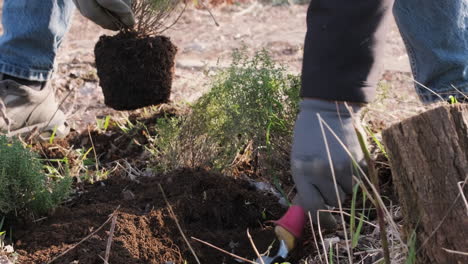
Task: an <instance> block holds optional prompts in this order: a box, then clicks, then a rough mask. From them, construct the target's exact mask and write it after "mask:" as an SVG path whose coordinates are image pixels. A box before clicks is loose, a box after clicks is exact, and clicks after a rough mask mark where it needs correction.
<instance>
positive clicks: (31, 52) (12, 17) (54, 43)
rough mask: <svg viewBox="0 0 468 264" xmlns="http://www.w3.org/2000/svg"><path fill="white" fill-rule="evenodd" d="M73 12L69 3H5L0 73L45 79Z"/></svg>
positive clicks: (21, 0)
mask: <svg viewBox="0 0 468 264" xmlns="http://www.w3.org/2000/svg"><path fill="white" fill-rule="evenodd" d="M73 10H74V4H73V1H72V0H4V1H3V17H2V24H3V35H2V36H1V37H0V72H1V73H5V74H8V75H11V76H15V77H18V78H23V79H28V80H33V81H45V80H48V79H49V78H50V77H51V75H52V71H53V68H54V60H55V56H56V54H57V49H58V48H59V46H60V43H61V42H62V39H63V36H64V35H65V33H66V32H67V30H68V27H69V24H70V20H71V17H72V13H73Z"/></svg>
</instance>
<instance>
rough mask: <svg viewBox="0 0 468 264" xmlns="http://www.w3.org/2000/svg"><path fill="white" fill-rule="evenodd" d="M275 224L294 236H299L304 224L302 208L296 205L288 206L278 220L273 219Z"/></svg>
mask: <svg viewBox="0 0 468 264" xmlns="http://www.w3.org/2000/svg"><path fill="white" fill-rule="evenodd" d="M275 224H277V225H279V226H281V227H283V228H284V229H286V230H288V231H289V232H290V233H291V234H292V235H294V236H295V237H296V238H299V237H301V236H302V231H303V230H304V225H305V212H304V209H302V207H300V206H298V205H293V206H291V207H289V209H288V211H287V212H286V214H284V215H283V217H281V219H280V220H278V221H275Z"/></svg>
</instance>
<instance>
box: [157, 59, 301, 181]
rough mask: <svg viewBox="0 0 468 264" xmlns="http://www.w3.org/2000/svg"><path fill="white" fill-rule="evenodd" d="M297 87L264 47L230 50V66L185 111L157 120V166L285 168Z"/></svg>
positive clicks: (217, 168)
mask: <svg viewBox="0 0 468 264" xmlns="http://www.w3.org/2000/svg"><path fill="white" fill-rule="evenodd" d="M299 88H300V81H299V77H298V76H295V75H291V74H288V73H287V71H286V69H285V68H284V67H282V66H279V65H278V64H276V63H275V62H274V61H273V60H272V59H271V58H270V56H269V54H268V52H267V51H265V50H263V51H259V52H257V53H255V54H254V56H253V57H249V56H247V54H246V52H245V51H244V50H238V51H236V52H234V54H233V61H232V64H231V66H230V67H228V68H227V69H225V70H222V71H220V72H219V73H218V74H217V75H216V76H215V77H214V79H213V82H212V87H211V90H210V91H209V92H208V93H207V94H205V95H203V96H202V97H201V98H200V99H199V100H197V101H196V102H195V103H194V104H193V105H191V106H190V108H191V111H190V113H189V114H188V115H186V116H182V117H175V118H171V119H163V120H161V121H160V122H159V123H158V126H157V130H158V131H157V134H158V135H159V136H157V137H156V139H155V141H154V145H153V153H154V154H156V155H157V156H158V161H159V167H163V168H167V169H173V168H177V167H185V166H188V167H208V168H212V169H215V170H219V171H225V172H229V171H230V170H232V169H234V168H235V167H236V166H237V165H238V164H240V163H242V162H244V161H247V162H248V161H249V160H252V159H255V160H256V161H257V162H258V165H259V166H258V167H260V168H264V169H266V170H268V171H269V172H273V171H287V169H286V168H287V167H288V156H289V148H290V147H289V146H290V143H291V135H292V129H293V124H294V119H295V117H296V115H297V111H298V103H299ZM278 168H281V170H278Z"/></svg>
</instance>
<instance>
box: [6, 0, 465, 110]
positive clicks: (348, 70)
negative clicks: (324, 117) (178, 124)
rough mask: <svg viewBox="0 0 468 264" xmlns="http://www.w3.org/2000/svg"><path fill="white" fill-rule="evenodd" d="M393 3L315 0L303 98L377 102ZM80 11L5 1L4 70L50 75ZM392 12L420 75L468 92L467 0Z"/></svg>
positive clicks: (422, 3) (445, 89) (442, 88)
mask: <svg viewBox="0 0 468 264" xmlns="http://www.w3.org/2000/svg"><path fill="white" fill-rule="evenodd" d="M90 1H91V0H90ZM392 3H393V1H392V0H354V1H349V0H312V2H311V5H310V8H309V12H308V34H307V35H308V36H307V37H306V43H305V54H304V65H303V89H302V95H303V96H305V97H317V98H322V99H328V100H342V101H351V102H367V101H370V100H372V97H373V95H374V93H375V85H376V82H377V80H378V78H379V77H380V76H379V74H377V73H378V72H379V71H378V68H379V64H380V52H379V51H381V50H382V45H383V42H384V41H382V39H383V36H384V35H385V34H382V32H383V31H384V28H385V26H384V24H385V20H386V17H387V14H386V12H387V13H388V10H390V7H391V5H392ZM317 6H318V8H315V7H317ZM73 9H74V5H73V2H72V1H71V0H41V1H38V0H36V1H28V0H4V4H3V19H2V23H3V29H4V34H3V35H2V36H1V37H0V72H2V73H6V74H9V75H12V76H15V77H19V78H25V79H29V80H38V81H44V80H47V79H49V78H50V77H51V74H52V71H53V66H54V60H55V56H56V54H57V49H58V47H59V46H60V43H61V41H62V38H63V36H64V35H65V33H66V31H67V29H68V27H69V24H70V19H71V16H72V13H73ZM320 10H322V11H323V10H325V12H323V13H320ZM385 10H386V11H385ZM393 11H394V16H395V18H396V20H397V23H398V26H399V29H400V32H401V35H402V37H403V40H404V42H405V44H406V48H407V51H408V54H409V57H410V60H411V66H412V70H413V74H414V78H415V79H416V80H417V81H418V82H420V83H422V84H424V85H425V86H427V87H429V88H430V89H432V90H433V91H435V92H436V93H438V94H440V95H441V96H443V97H444V98H446V97H448V96H449V95H455V96H459V93H458V92H456V91H455V89H453V88H452V85H453V86H455V87H457V88H458V89H459V90H461V91H463V92H464V93H468V0H432V1H430V0H396V1H395V4H394V6H393ZM330 21H338V22H330ZM278 23H279V22H278ZM334 25H336V26H337V28H333V26H334ZM369 25H370V26H369ZM314 27H316V28H317V30H316V32H314V30H313V29H314ZM327 27H328V31H327ZM348 35H349V39H347V36H348ZM356 36H358V37H356ZM359 37H360V38H359ZM369 39H371V40H369ZM353 42H355V43H353ZM366 43H369V44H368V45H367V44H366ZM363 47H364V48H363ZM317 54H318V55H317ZM336 54H338V55H336ZM416 91H417V92H418V94H419V95H420V98H421V99H422V100H423V101H424V102H432V101H435V100H437V99H438V97H436V96H435V95H433V94H432V93H431V92H430V91H428V90H427V89H425V88H422V87H421V86H420V85H416Z"/></svg>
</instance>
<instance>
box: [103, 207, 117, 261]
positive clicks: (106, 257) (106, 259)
mask: <svg viewBox="0 0 468 264" xmlns="http://www.w3.org/2000/svg"><path fill="white" fill-rule="evenodd" d="M116 222H117V215H114V217H113V218H112V224H111V228H110V231H109V238H108V239H107V245H106V254H105V257H104V263H109V256H110V250H111V246H112V240H113V239H114V230H115V223H116Z"/></svg>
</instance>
